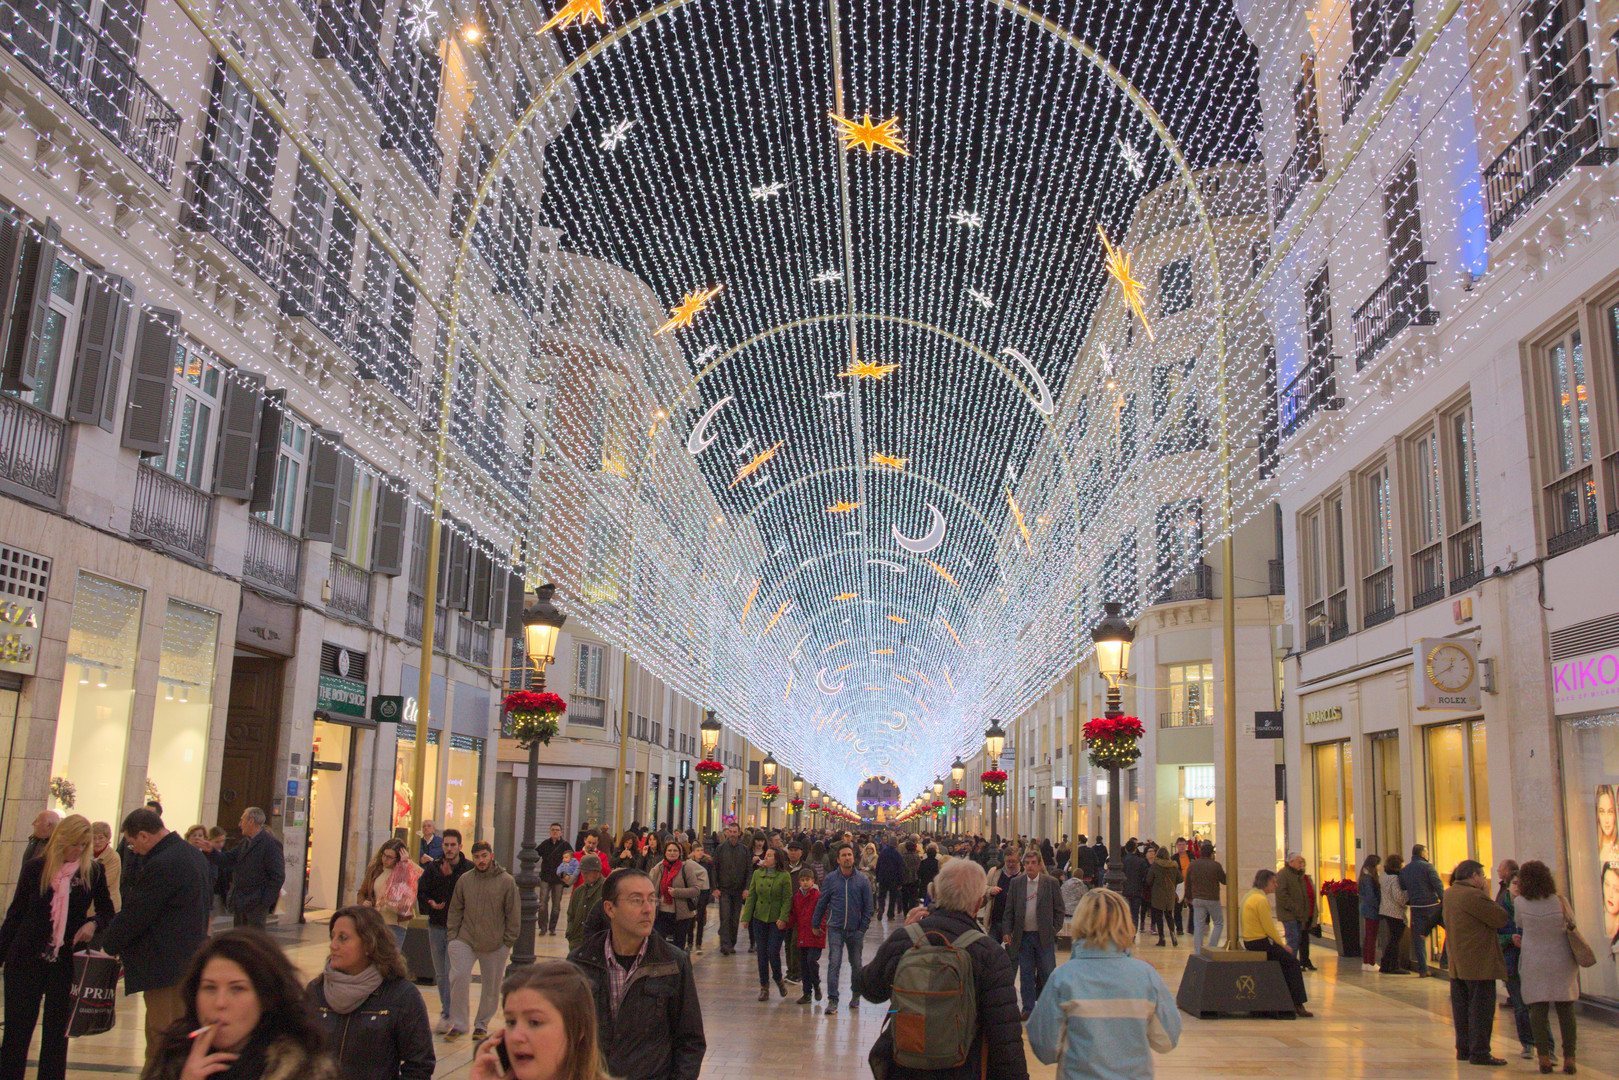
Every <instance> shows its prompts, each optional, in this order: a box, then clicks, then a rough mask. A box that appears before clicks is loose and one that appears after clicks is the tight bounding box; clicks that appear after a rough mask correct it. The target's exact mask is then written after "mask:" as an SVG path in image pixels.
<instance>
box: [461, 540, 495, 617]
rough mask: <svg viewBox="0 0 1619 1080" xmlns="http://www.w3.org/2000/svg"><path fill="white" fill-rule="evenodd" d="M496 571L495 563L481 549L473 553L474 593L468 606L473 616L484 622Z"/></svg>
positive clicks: (487, 613) (487, 612)
mask: <svg viewBox="0 0 1619 1080" xmlns="http://www.w3.org/2000/svg"><path fill="white" fill-rule="evenodd" d="M494 573H495V565H494V563H492V562H490V561H489V556H487V555H485V554H484V553H483V552H481V551H476V550H475V551H473V553H472V595H471V599H470V602H469V603H468V605H467V607H468V610H470V611H471V612H472V617H473V618H474V619H476V620H477V621H478V622H483V621H484V619H485V618H487V617H488V615H489V589H490V586H491V584H492V583H493V579H494Z"/></svg>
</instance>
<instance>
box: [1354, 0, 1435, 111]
mask: <svg viewBox="0 0 1619 1080" xmlns="http://www.w3.org/2000/svg"><path fill="white" fill-rule="evenodd" d="M1413 6H1414V5H1413V4H1412V0H1365V7H1363V8H1360V10H1359V11H1356V12H1354V13H1352V14H1351V15H1350V19H1351V20H1352V21H1358V22H1359V23H1360V25H1359V26H1357V27H1354V28H1353V36H1354V37H1355V39H1356V41H1355V45H1354V49H1353V51H1352V52H1351V53H1350V56H1349V60H1348V61H1347V62H1346V63H1345V64H1344V66H1343V68H1342V69H1341V70H1340V71H1339V72H1338V98H1339V100H1340V102H1341V103H1342V105H1343V122H1344V123H1345V124H1348V123H1349V118H1350V117H1351V116H1353V115H1355V106H1356V105H1358V104H1360V99H1361V98H1362V97H1364V96H1365V94H1366V91H1367V90H1369V89H1370V88H1371V85H1372V83H1373V81H1375V80H1376V79H1377V77H1378V75H1380V74H1382V72H1383V69H1384V68H1386V67H1388V63H1389V61H1390V60H1392V59H1394V58H1395V57H1397V56H1405V55H1406V54H1407V53H1409V52H1410V51H1411V46H1412V45H1414V44H1416V37H1417V35H1416V25H1415V21H1414V20H1413V19H1412V8H1413Z"/></svg>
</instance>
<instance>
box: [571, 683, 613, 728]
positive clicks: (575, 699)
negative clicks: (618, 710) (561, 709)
mask: <svg viewBox="0 0 1619 1080" xmlns="http://www.w3.org/2000/svg"><path fill="white" fill-rule="evenodd" d="M567 717H568V723H570V724H583V725H585V726H586V727H595V728H604V727H606V726H607V701H606V699H605V698H599V697H591V696H590V695H589V694H581V693H579V692H578V691H574V692H573V693H571V694H569V695H568V712H567Z"/></svg>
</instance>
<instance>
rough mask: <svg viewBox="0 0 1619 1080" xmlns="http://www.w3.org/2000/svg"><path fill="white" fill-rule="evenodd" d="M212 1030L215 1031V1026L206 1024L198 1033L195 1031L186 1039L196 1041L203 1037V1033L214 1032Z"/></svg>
mask: <svg viewBox="0 0 1619 1080" xmlns="http://www.w3.org/2000/svg"><path fill="white" fill-rule="evenodd" d="M212 1030H214V1025H212V1024H204V1025H203V1026H202V1027H200V1028H198V1029H197V1030H196V1031H193V1032H192V1033H191V1034H190V1035H187V1036H186V1038H188V1039H195V1038H196V1037H197V1036H198V1035H201V1034H202V1033H203V1032H205V1031H212Z"/></svg>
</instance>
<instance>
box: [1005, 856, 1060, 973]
mask: <svg viewBox="0 0 1619 1080" xmlns="http://www.w3.org/2000/svg"><path fill="white" fill-rule="evenodd" d="M1031 880H1032V885H1031ZM1031 887H1032V888H1034V889H1036V890H1038V895H1037V896H1036V898H1035V902H1034V910H1035V930H1034V932H1035V933H1036V934H1037V935H1038V936H1039V941H1040V944H1041V946H1042V947H1050V946H1054V945H1056V944H1057V935H1058V934H1060V933H1062V929H1063V923H1064V922H1065V921H1066V920H1065V912H1064V910H1063V903H1062V886H1060V885H1058V884H1057V879H1056V878H1054V877H1052V876H1051V875H1050V874H1041V875H1040V876H1039V877H1036V878H1033V879H1031V878H1030V877H1029V875H1027V874H1019V875H1018V876H1017V877H1015V878H1013V879H1012V884H1011V886H1010V887H1009V888H1008V889H1007V890H1006V891H1005V892H1003V893H1002V894H1001V896H1002V897H1004V898H1005V900H1006V903H1005V905H1003V908H1004V910H1003V912H1002V915H1001V921H1000V923H999V925H998V926H997V927H996V933H998V934H999V935H1000V936H1001V937H1002V938H1011V939H1012V941H1011V944H1010V945H1009V946H1008V948H1010V949H1011V950H1012V952H1013V953H1014V954H1015V953H1016V952H1017V951H1018V949H1019V948H1020V947H1021V946H1022V944H1023V935H1024V934H1025V933H1028V932H1029V931H1028V929H1027V927H1026V926H1025V925H1024V923H1025V919H1024V913H1025V912H1026V911H1027V910H1028V901H1029V889H1030V888H1031Z"/></svg>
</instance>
